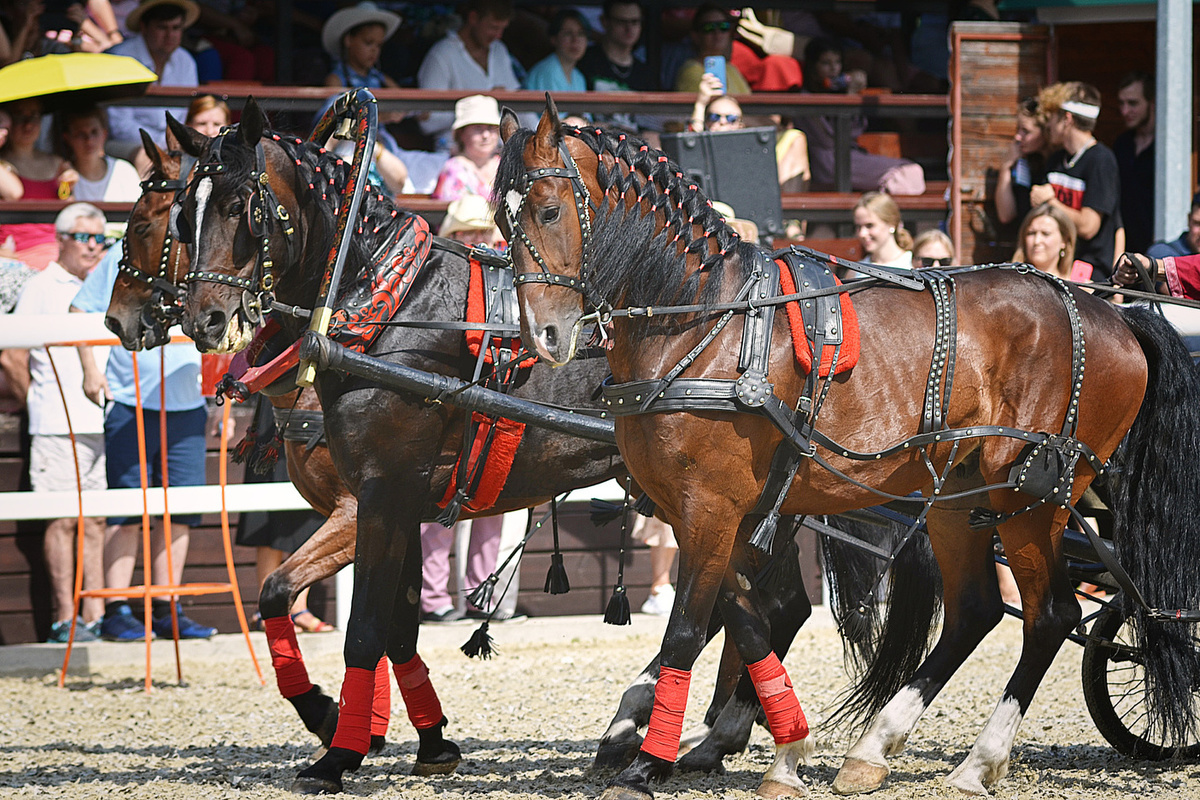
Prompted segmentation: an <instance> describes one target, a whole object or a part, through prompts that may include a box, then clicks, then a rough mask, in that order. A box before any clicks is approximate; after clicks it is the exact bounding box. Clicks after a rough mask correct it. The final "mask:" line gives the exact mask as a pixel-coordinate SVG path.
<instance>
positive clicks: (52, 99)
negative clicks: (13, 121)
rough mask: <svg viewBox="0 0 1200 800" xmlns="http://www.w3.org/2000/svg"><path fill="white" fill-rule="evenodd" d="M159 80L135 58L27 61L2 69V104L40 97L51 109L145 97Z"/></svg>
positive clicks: (68, 57)
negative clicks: (150, 86) (123, 98)
mask: <svg viewBox="0 0 1200 800" xmlns="http://www.w3.org/2000/svg"><path fill="white" fill-rule="evenodd" d="M156 80H158V76H157V75H155V74H154V73H153V72H151V71H150V70H148V69H146V68H145V67H144V66H142V64H141V63H140V62H139V61H138V60H137V59H135V58H130V57H129V56H114V55H110V54H108V53H68V54H66V55H50V56H39V57H38V58H27V59H24V60H22V61H18V62H16V63H14V64H9V65H8V66H7V67H4V68H3V69H0V103H7V102H10V101H13V100H24V99H26V98H30V97H40V98H42V99H43V101H44V102H45V104H46V106H47V107H48V108H50V107H61V106H64V105H68V104H70V105H74V104H79V103H95V102H100V101H102V100H115V99H117V98H121V97H132V96H134V95H139V94H142V93H143V92H145V91H146V87H147V86H149V85H150V84H151V83H153V82H154V81H156Z"/></svg>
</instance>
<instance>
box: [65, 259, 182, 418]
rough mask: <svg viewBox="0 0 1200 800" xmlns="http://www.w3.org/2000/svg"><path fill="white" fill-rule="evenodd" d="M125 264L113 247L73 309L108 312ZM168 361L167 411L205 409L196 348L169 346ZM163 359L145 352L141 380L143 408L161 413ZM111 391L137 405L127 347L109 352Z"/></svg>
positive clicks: (115, 397)
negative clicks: (119, 274) (160, 367)
mask: <svg viewBox="0 0 1200 800" xmlns="http://www.w3.org/2000/svg"><path fill="white" fill-rule="evenodd" d="M120 260H121V248H120V246H114V247H110V248H109V249H108V252H107V253H105V254H104V258H103V259H102V260H101V261H100V263H99V264H97V265H96V268H95V269H94V270H92V273H91V274H90V275H88V276H87V280H85V281H84V282H83V288H81V289H80V290H79V294H77V295H75V299H74V300H72V301H71V305H72V306H74V307H75V308H78V309H79V310H80V311H88V312H97V311H99V312H103V311H107V310H108V301H109V299H110V298H111V297H112V291H113V284H115V283H116V282H117V264H118V262H119V261H120ZM164 356H165V358H166V376H167V378H166V399H167V411H190V410H191V409H193V408H200V407H201V406H203V405H204V396H203V395H201V394H200V353H199V352H198V351H197V350H196V348H195V346H194V345H190V344H169V345H166V347H165V349H164ZM160 359H161V357H160V356H159V354H158V353H157V352H155V351H142V353H141V355H140V357H139V358H138V376H139V377H140V378H141V384H142V407H143V408H146V409H151V410H154V411H157V410H158V409H159V402H158V385H159V381H160V371H159V364H160ZM105 377H107V378H108V388H109V391H111V392H112V396H113V400H115V401H117V402H118V403H123V404H125V405H127V406H136V405H137V396H136V393H135V391H134V386H133V353H132V352H131V351H129V350H126V349H125V348H124V347H110V348H109V349H108V368H107V369H106V370H105Z"/></svg>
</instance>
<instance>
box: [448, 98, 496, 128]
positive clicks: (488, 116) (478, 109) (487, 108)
mask: <svg viewBox="0 0 1200 800" xmlns="http://www.w3.org/2000/svg"><path fill="white" fill-rule="evenodd" d="M499 124H500V105H499V103H497V102H496V98H494V97H488V96H487V95H486V94H473V95H470V96H469V97H464V98H462V99H461V100H459V101H458V102H457V103H455V104H454V128H453V130H458V129H459V128H465V127H467V126H468V125H497V126H498V125H499Z"/></svg>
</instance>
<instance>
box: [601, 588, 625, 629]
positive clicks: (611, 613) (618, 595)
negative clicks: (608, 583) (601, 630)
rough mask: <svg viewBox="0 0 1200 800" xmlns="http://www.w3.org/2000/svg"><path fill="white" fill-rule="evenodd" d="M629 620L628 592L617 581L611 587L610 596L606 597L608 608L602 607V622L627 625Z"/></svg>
mask: <svg viewBox="0 0 1200 800" xmlns="http://www.w3.org/2000/svg"><path fill="white" fill-rule="evenodd" d="M629 620H630V616H629V594H628V593H627V592H626V591H625V587H624V586H623V585H621V584H619V583H618V584H617V585H616V586H614V587H613V593H612V597H610V598H608V608H606V609H604V622H605V624H607V625H628V624H629Z"/></svg>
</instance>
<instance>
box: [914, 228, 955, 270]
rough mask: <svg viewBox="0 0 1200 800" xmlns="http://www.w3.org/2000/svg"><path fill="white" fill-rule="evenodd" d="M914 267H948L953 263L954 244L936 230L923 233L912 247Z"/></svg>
mask: <svg viewBox="0 0 1200 800" xmlns="http://www.w3.org/2000/svg"><path fill="white" fill-rule="evenodd" d="M912 253H913V255H912V265H913V266H914V267H926V268H929V267H948V266H950V265H951V264H953V263H954V261H955V259H954V242H952V241H950V237H949V236H947V235H946V234H945V233H943V232H942V231H939V230H938V229H937V228H932V229H930V230H927V231H925V232H924V233H922V234H921V235H920V236H918V237H917V238H916V239H915V240H913V246H912Z"/></svg>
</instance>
